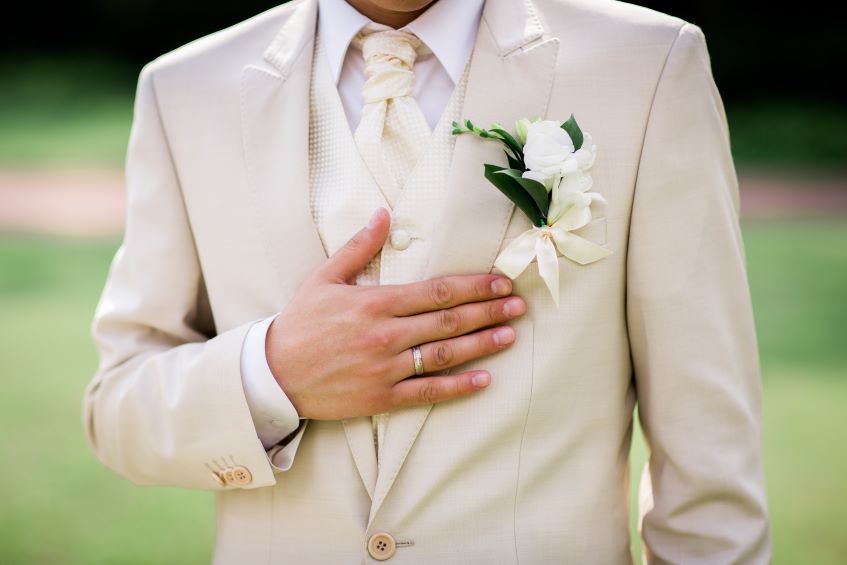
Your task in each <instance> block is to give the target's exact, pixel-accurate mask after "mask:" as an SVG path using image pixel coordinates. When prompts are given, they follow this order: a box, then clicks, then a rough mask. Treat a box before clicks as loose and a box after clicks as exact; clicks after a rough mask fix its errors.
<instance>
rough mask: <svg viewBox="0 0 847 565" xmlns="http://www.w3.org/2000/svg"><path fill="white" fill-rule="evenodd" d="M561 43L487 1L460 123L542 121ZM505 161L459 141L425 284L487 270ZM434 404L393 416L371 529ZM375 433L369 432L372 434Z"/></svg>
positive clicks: (525, 12)
mask: <svg viewBox="0 0 847 565" xmlns="http://www.w3.org/2000/svg"><path fill="white" fill-rule="evenodd" d="M558 48H559V40H558V39H556V38H547V37H545V36H544V29H543V27H542V26H541V23H540V21H539V20H538V18H537V16H536V14H535V9H534V7H533V6H532V4H531V3H530V1H529V0H487V1H486V4H485V8H484V9H483V13H482V19H481V21H480V27H479V31H478V33H477V38H476V43H475V45H474V50H473V54H472V57H471V61H470V69H469V75H468V83H467V88H466V92H465V100H464V103H463V114H462V116H463V118H467V119H470V120H472V121H473V122H474V123H477V124H480V125H483V126H485V127H487V126H488V125H489V124H491V123H493V122H499V123H502V124H504V125H505V126H506V127H507V128H508V129H512V124H514V122H515V120H517V119H519V118H522V117H528V118H532V117H536V116H538V117H543V116H544V114H545V112H546V109H547V103H548V101H549V96H550V90H551V88H552V85H553V77H554V74H555V64H556V57H557V54H558ZM501 162H505V157H504V155H503V150H502V148H501V145H500V144H497V143H494V142H490V141H483V140H481V139H479V138H475V137H472V136H470V135H462V136H459V137H458V138H457V139H456V145H455V148H454V152H453V158H452V163H451V167H450V173H449V176H448V184H447V193H448V196H447V198H446V199H445V200H446V202H445V207H444V209H443V210H442V211H441V213H440V215H439V218H438V219H437V221H436V229H435V232H434V239H433V245H432V251H431V255H430V259H429V262H428V264H427V269H426V274H425V278H433V277H439V276H444V275H454V274H472V273H487V272H490V271H491V269H492V266H493V264H494V259H495V256H496V253H497V250H498V249H499V247H500V245H501V243H502V240H503V237H504V236H505V233H506V228H507V226H508V223H509V219H510V218H511V216H512V211H513V209H514V204H512V203H511V201H509V200H508V199H507V198H506V197H505V196H503V195H502V194H501V193H500V192H499V191H498V190H497V189H496V188H494V187H493V186H491V185H490V184H489V183H488V181H486V180H485V178H484V177H483V163H501ZM432 407H433V405H432V404H423V405H417V406H413V407H409V408H404V409H402V410H398V411H395V412H392V413H391V417H390V418H389V419H388V427H387V431H386V437H385V443H384V444H383V450H382V451H381V453H380V459H381V460H380V471H379V475H378V477H377V482H376V488H375V491H374V496H373V502H372V505H371V513H370V521H369V524H368V527H370V525H371V523H373V520H374V518H375V516H376V513H377V512H378V511H379V508H380V506H381V505H382V502H383V501H384V500H385V497H386V495H387V494H388V491H389V490H390V489H391V487H392V485H393V484H394V480H395V479H396V477H397V474H398V473H399V471H400V468H401V467H402V465H403V463H404V461H405V460H406V456H407V455H408V453H409V451H410V450H411V448H412V445H413V443H414V441H415V439H416V438H417V436H418V433H419V432H420V429H421V427H422V426H423V424H424V422H425V421H426V418H427V416H428V415H429V413H430V411H431V409H432ZM368 429H370V428H368Z"/></svg>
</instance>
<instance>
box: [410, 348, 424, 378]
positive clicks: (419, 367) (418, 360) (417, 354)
mask: <svg viewBox="0 0 847 565" xmlns="http://www.w3.org/2000/svg"><path fill="white" fill-rule="evenodd" d="M412 358H413V359H414V360H415V376H416V377H419V376H421V375H423V372H424V366H423V355H421V348H420V346H419V345H413V346H412Z"/></svg>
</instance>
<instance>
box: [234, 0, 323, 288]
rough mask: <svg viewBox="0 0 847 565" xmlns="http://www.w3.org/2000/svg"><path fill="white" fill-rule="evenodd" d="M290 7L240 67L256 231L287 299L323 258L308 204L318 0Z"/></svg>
mask: <svg viewBox="0 0 847 565" xmlns="http://www.w3.org/2000/svg"><path fill="white" fill-rule="evenodd" d="M291 8H292V13H291V15H290V16H289V18H288V19H287V20H286V21H285V23H284V24H283V26H282V28H281V30H280V32H279V33H278V34H277V36H276V37H275V38H274V40H273V42H272V43H271V45H270V46H269V47H268V48H267V50H266V51H265V52H264V60H263V61H258V62H257V63H256V64H249V65H247V66H245V67H244V68H243V70H242V74H241V85H240V104H241V133H242V142H243V147H244V159H245V163H246V167H247V177H248V190H249V198H250V199H251V200H252V205H253V208H254V211H255V214H256V226H257V228H258V230H257V231H258V237H259V238H261V240H262V243H263V245H265V247H266V249H267V251H268V255H269V257H268V260H269V261H270V262H271V264H273V265H274V266H275V268H276V272H277V274H278V277H277V280H276V281H274V288H275V289H277V290H278V292H279V294H280V302H279V304H285V303H287V302H288V300H289V299H290V298H291V296H292V295H293V294H294V291H295V290H296V288H297V287H298V286H299V284H300V282H301V281H302V280H303V278H305V276H306V275H307V274H308V273H309V272H311V271H312V270H313V269H314V268H315V267H317V266H318V265H320V264H321V263H322V262H323V261H325V260H326V253H325V252H324V250H323V246H322V245H321V242H320V238H319V237H318V232H317V229H316V227H315V225H314V222H313V221H312V215H311V212H310V210H309V168H308V147H307V144H308V135H309V112H308V108H309V106H308V104H309V78H310V75H311V71H310V68H311V61H312V50H313V38H314V34H315V24H316V21H317V19H316V18H317V2H316V1H315V0H301V1H300V2H294V3H292V6H291Z"/></svg>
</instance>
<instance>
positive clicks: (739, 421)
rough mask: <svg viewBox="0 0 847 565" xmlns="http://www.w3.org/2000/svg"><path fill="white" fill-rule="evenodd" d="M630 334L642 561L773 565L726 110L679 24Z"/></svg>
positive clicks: (648, 177) (706, 65)
mask: <svg viewBox="0 0 847 565" xmlns="http://www.w3.org/2000/svg"><path fill="white" fill-rule="evenodd" d="M626 298H627V323H628V328H629V336H630V345H631V352H632V361H633V365H634V372H635V380H636V388H637V396H638V406H639V418H640V421H641V424H642V428H643V431H644V434H645V438H646V441H647V444H648V447H649V451H650V458H649V476H645V477H644V480H643V481H642V486H643V487H646V490H647V492H646V496H645V497H644V498H646V500H643V501H642V508H641V514H642V523H641V528H642V536H643V540H644V554H645V559H646V562H648V563H650V564H657V563H703V562H707V561H708V562H709V563H730V562H731V563H767V562H768V561H769V560H770V527H769V523H768V516H767V504H766V498H765V487H764V479H763V471H762V459H761V439H762V436H761V381H760V371H759V359H758V349H757V347H758V346H757V343H756V335H755V329H754V324H753V315H752V308H751V302H750V295H749V289H748V283H747V278H746V271H745V257H744V247H743V242H742V238H741V230H740V226H739V195H738V184H737V179H736V175H735V170H734V166H733V162H732V157H731V154H730V151H729V133H728V127H727V122H726V116H725V113H724V108H723V105H722V102H721V99H720V96H719V93H718V91H717V88H716V86H715V83H714V80H713V77H712V73H711V67H710V60H709V54H708V51H707V47H706V43H705V39H704V36H703V33H702V31H701V30H700V28H698V27H697V26H695V25H692V24H684V25H682V27H681V28H680V30H679V33H678V35H677V37H676V39H675V41H674V44H673V46H672V47H671V49H670V51H669V54H668V57H667V60H666V62H665V67H664V69H663V71H662V75H661V78H660V79H659V82H658V84H657V87H656V91H655V95H654V100H653V105H652V109H651V111H650V114H649V118H648V121H647V125H646V130H645V138H644V144H643V147H642V156H641V162H640V165H639V172H638V177H637V183H636V188H635V196H634V202H633V209H632V220H631V224H630V236H629V248H628V256H627V294H626Z"/></svg>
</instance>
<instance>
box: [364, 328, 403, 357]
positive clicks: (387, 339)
mask: <svg viewBox="0 0 847 565" xmlns="http://www.w3.org/2000/svg"><path fill="white" fill-rule="evenodd" d="M396 339H397V335H396V332H395V331H394V330H393V329H391V328H388V327H385V326H381V327H379V328H374V329H372V330H371V331H370V332H369V333H368V336H367V346H368V348H369V349H370V350H371V351H378V352H383V351H387V350H389V349H391V347H392V346H393V345H394V342H395V340H396Z"/></svg>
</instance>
